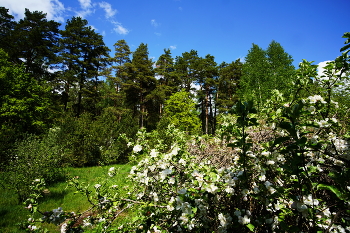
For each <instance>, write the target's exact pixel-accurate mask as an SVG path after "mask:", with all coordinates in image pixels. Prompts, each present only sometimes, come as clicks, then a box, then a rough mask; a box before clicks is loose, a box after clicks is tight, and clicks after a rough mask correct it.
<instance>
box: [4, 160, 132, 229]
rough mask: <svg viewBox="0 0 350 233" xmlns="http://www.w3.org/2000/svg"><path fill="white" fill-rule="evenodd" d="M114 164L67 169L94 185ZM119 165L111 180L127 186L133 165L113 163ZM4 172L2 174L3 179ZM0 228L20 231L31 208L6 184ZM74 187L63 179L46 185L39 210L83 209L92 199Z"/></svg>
mask: <svg viewBox="0 0 350 233" xmlns="http://www.w3.org/2000/svg"><path fill="white" fill-rule="evenodd" d="M110 167H111V166H103V167H101V166H99V167H86V168H67V169H66V170H65V173H66V175H67V178H73V177H78V178H79V181H80V182H85V183H86V184H90V186H92V187H93V185H94V184H96V183H99V182H100V180H101V179H102V178H103V177H107V176H108V175H107V173H108V169H109V168H110ZM114 167H115V168H116V169H119V170H118V171H119V173H118V174H117V175H116V176H115V177H113V178H110V179H109V180H108V182H111V183H113V184H116V185H119V186H125V185H128V184H127V180H126V177H127V175H128V173H129V171H130V169H131V165H114ZM2 175H3V174H0V179H1V183H4V182H6V180H3V176H2ZM0 187H1V192H0V232H2V233H7V232H8V233H10V232H11V233H12V232H20V230H19V228H18V226H17V224H18V223H20V222H23V221H25V220H26V219H27V218H28V214H29V212H28V210H26V209H25V208H24V205H22V203H18V197H17V196H16V192H14V190H10V189H5V188H4V187H5V186H2V185H1V186H0ZM75 191H76V190H75V189H74V188H72V187H69V186H68V185H67V182H60V183H56V184H54V185H51V186H49V187H47V190H46V192H45V194H43V198H42V201H41V202H40V205H39V210H41V211H43V212H45V211H50V210H53V209H56V208H57V207H62V209H63V210H65V211H69V212H75V213H79V212H83V211H85V210H86V209H88V208H89V202H88V201H87V199H86V198H85V197H84V196H83V195H81V194H76V193H75ZM47 227H48V229H49V231H50V232H59V229H58V227H55V226H52V225H51V226H47Z"/></svg>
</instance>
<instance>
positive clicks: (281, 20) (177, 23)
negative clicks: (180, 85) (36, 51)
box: [0, 0, 350, 67]
mask: <svg viewBox="0 0 350 233" xmlns="http://www.w3.org/2000/svg"><path fill="white" fill-rule="evenodd" d="M0 6H4V7H6V8H8V9H9V10H10V11H9V13H10V14H12V15H13V16H15V19H16V20H19V19H21V18H23V16H24V11H25V10H24V9H25V8H28V9H29V10H31V11H34V10H38V11H43V12H45V13H47V18H48V19H53V20H55V21H57V22H60V23H62V28H63V27H64V25H65V23H66V21H67V20H68V19H70V18H71V17H72V16H81V17H83V18H85V19H87V20H88V22H89V25H90V26H92V27H93V28H94V29H95V30H96V32H98V33H100V34H101V35H103V37H104V41H105V43H106V45H107V46H108V47H109V48H111V49H112V48H113V44H114V43H115V42H116V41H118V40H120V39H124V40H126V41H127V43H128V44H129V45H130V49H131V50H132V51H135V49H136V48H137V47H138V46H139V44H140V43H145V44H148V49H149V52H150V54H149V55H150V57H154V60H156V59H158V57H159V56H160V55H161V54H163V50H164V49H165V48H170V49H171V52H172V55H173V57H175V56H177V55H181V54H182V53H183V52H189V51H190V50H191V49H194V50H197V51H198V53H199V55H200V56H203V57H204V56H205V55H206V54H211V55H213V56H214V57H215V61H216V62H218V63H221V62H222V61H225V62H231V61H234V60H236V59H237V58H241V59H243V58H244V57H245V56H246V55H247V53H248V50H249V49H250V48H251V47H252V43H254V44H257V45H259V46H260V47H262V48H263V49H266V48H267V46H268V45H269V43H270V42H271V41H272V40H275V41H277V42H279V43H280V44H281V45H282V46H283V47H284V49H285V51H286V52H288V53H289V54H290V55H292V56H293V59H294V63H293V64H294V65H295V66H296V67H297V65H298V63H299V62H301V60H302V59H307V60H309V61H315V63H316V64H318V63H320V62H323V61H328V60H333V59H334V58H336V57H337V56H338V55H339V54H340V53H339V49H340V48H341V47H342V46H343V43H344V39H343V38H341V37H342V35H343V33H344V32H347V31H349V27H348V18H347V17H348V12H347V11H348V9H350V2H349V1H348V0H333V1H328V0H317V1H316V0H308V1H301V0H295V1H280V0H266V1H258V0H247V1H239V0H218V1H213V0H211V1H209V0H203V1H200V2H199V1H194V0H148V1H144V0H128V1H111V0H0Z"/></svg>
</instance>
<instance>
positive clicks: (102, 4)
mask: <svg viewBox="0 0 350 233" xmlns="http://www.w3.org/2000/svg"><path fill="white" fill-rule="evenodd" d="M99 5H100V7H101V8H102V9H103V10H104V11H105V12H106V14H105V16H106V18H107V19H108V18H111V17H113V16H114V15H115V14H117V12H118V11H117V10H115V9H113V8H112V5H111V4H110V3H108V2H100V3H99Z"/></svg>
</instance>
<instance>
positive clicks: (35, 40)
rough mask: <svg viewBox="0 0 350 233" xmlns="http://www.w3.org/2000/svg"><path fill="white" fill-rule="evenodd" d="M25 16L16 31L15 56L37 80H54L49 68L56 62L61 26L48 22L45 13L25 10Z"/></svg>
mask: <svg viewBox="0 0 350 233" xmlns="http://www.w3.org/2000/svg"><path fill="white" fill-rule="evenodd" d="M24 14H25V17H24V19H21V20H19V22H18V23H17V24H16V27H15V29H14V37H13V38H14V44H15V55H14V56H15V58H16V59H18V61H23V63H24V64H25V71H26V73H30V74H31V75H33V76H34V77H35V78H36V79H37V80H45V81H48V80H52V79H53V77H52V73H50V72H49V68H50V65H52V63H53V62H54V61H55V60H56V53H57V52H58V47H57V43H58V39H59V26H60V25H61V24H60V23H57V22H55V21H53V20H47V19H46V14H45V13H43V12H39V11H33V12H31V11H29V10H28V9H25V13H24Z"/></svg>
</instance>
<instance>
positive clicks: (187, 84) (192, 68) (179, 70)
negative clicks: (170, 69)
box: [174, 49, 199, 92]
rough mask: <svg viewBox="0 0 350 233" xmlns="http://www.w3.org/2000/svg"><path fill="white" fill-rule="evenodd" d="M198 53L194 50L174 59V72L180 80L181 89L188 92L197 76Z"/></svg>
mask: <svg viewBox="0 0 350 233" xmlns="http://www.w3.org/2000/svg"><path fill="white" fill-rule="evenodd" d="M198 61H199V57H198V53H197V51H196V50H193V49H192V50H191V51H190V52H184V53H182V56H177V57H176V58H175V65H174V67H175V72H176V75H177V76H178V77H179V79H180V80H181V87H182V88H184V89H185V90H186V91H187V92H190V91H191V90H192V89H193V88H192V84H193V83H194V81H195V80H196V78H197V76H198Z"/></svg>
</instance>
